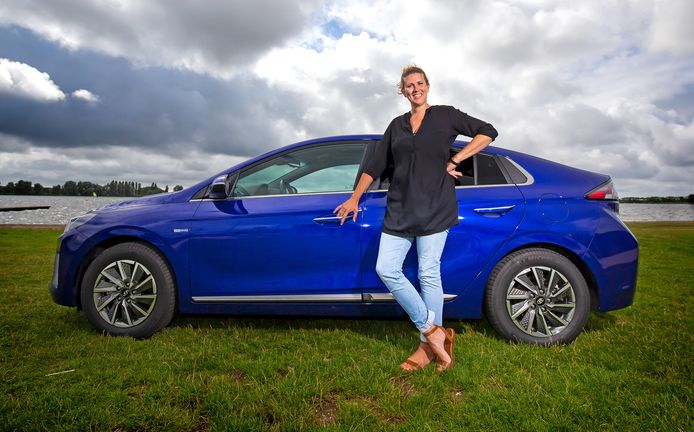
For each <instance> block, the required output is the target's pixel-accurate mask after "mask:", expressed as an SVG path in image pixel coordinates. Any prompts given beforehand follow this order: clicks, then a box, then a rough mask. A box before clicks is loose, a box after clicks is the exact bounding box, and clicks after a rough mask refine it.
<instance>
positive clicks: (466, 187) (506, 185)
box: [366, 183, 525, 193]
mask: <svg viewBox="0 0 694 432" xmlns="http://www.w3.org/2000/svg"><path fill="white" fill-rule="evenodd" d="M524 184H525V183H524ZM509 186H516V185H515V184H513V183H509V184H498V185H464V186H456V187H455V188H456V189H476V188H490V187H494V188H496V187H509ZM369 192H388V189H373V190H367V191H366V193H369Z"/></svg>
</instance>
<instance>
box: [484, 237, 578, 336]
mask: <svg viewBox="0 0 694 432" xmlns="http://www.w3.org/2000/svg"><path fill="white" fill-rule="evenodd" d="M485 312H486V314H487V319H488V320H489V322H490V323H491V324H492V326H493V327H494V328H495V329H496V331H497V332H499V334H501V335H502V336H503V337H505V338H507V339H509V340H514V341H521V342H526V343H533V344H540V345H550V344H567V343H570V342H572V341H573V340H574V339H576V337H577V336H578V335H579V333H580V332H581V331H582V330H583V327H584V326H585V324H586V322H587V320H588V315H589V313H590V293H589V291H588V286H587V284H586V281H585V279H584V278H583V275H582V274H581V272H580V271H579V270H578V268H576V266H575V265H574V264H573V263H572V262H571V261H570V260H569V259H568V258H566V257H565V256H563V255H561V254H559V253H557V252H554V251H551V250H548V249H541V248H532V249H525V250H521V251H517V252H514V253H512V254H510V255H508V256H507V257H505V258H504V259H502V260H501V261H500V262H499V263H498V264H497V265H496V267H495V268H494V270H493V271H492V274H491V276H490V278H489V280H488V282H487V290H486V297H485Z"/></svg>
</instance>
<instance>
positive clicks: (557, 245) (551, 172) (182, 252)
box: [51, 135, 638, 318]
mask: <svg viewBox="0 0 694 432" xmlns="http://www.w3.org/2000/svg"><path fill="white" fill-rule="evenodd" d="M378 139H380V136H378V135H350V136H343V137H329V138H322V139H316V140H309V141H305V142H302V143H297V144H293V145H291V146H287V147H283V148H280V149H277V150H273V151H271V152H268V153H266V154H263V155H260V156H258V157H256V158H253V159H250V160H248V161H246V162H243V163H241V164H238V165H236V166H234V167H231V168H229V169H227V170H224V171H222V172H219V173H217V174H215V175H214V176H211V177H209V178H208V179H205V180H203V181H201V182H199V183H197V184H195V185H193V186H191V187H189V188H186V189H184V190H182V191H179V192H175V193H171V194H166V195H159V196H154V197H145V198H140V199H136V200H129V201H127V202H122V203H117V204H113V205H109V206H106V207H105V208H103V209H100V210H98V211H96V214H95V215H94V217H93V218H92V219H91V220H89V221H88V222H87V223H84V224H83V225H81V226H79V227H77V228H74V229H70V230H68V231H66V232H65V233H63V235H62V236H61V238H60V241H59V247H58V252H57V257H56V265H55V268H54V280H53V281H52V282H51V294H52V296H53V298H54V300H55V301H56V302H57V303H59V304H62V305H66V306H77V305H78V304H79V302H78V298H79V295H78V288H79V283H80V280H79V277H80V274H81V272H82V271H83V269H84V267H85V266H86V265H87V264H88V261H89V260H90V259H91V258H92V257H93V255H94V253H98V251H99V248H100V247H102V246H103V245H109V244H113V242H118V241H122V240H128V241H140V242H143V243H146V244H149V245H151V246H152V247H153V248H155V249H156V250H158V251H159V252H160V253H161V254H162V256H163V257H164V258H165V259H166V261H167V263H168V264H169V265H170V267H171V269H172V270H173V273H174V274H175V280H176V285H177V286H176V288H177V290H178V291H177V293H178V298H177V305H178V310H179V312H181V313H184V314H242V315H278V314H279V315H314V316H351V317H384V316H398V317H402V316H405V315H404V312H403V311H402V309H401V308H400V307H399V306H398V305H397V304H396V303H395V302H383V301H369V299H368V298H367V297H366V296H364V295H365V294H369V293H380V294H386V290H385V287H384V286H383V285H382V283H381V282H380V280H379V279H378V277H377V276H376V274H375V272H374V267H375V261H376V253H377V247H378V239H379V238H380V231H381V223H382V220H383V214H384V212H385V192H384V191H378V190H375V191H369V192H367V193H366V194H364V196H363V197H362V201H361V206H362V208H363V211H362V212H360V214H359V216H358V219H357V221H356V222H351V221H350V222H347V223H346V224H345V225H344V226H338V225H336V224H334V223H317V222H316V221H314V219H316V218H323V217H325V218H328V219H329V218H330V216H331V214H332V210H333V209H334V208H335V207H336V206H337V205H338V204H340V203H341V202H343V201H344V200H345V199H346V198H347V197H348V196H349V193H329V194H308V195H302V196H291V195H285V196H276V197H253V198H250V197H244V198H241V199H239V198H233V199H227V200H205V199H203V200H200V199H196V198H195V197H197V196H198V195H199V194H200V193H201V191H204V190H205V189H206V188H207V187H208V186H209V185H210V184H211V183H212V181H213V180H214V179H215V178H217V177H219V176H226V175H228V174H230V173H235V172H239V171H241V170H243V169H245V168H246V167H250V166H252V165H254V164H256V163H258V162H260V161H263V160H265V159H266V158H270V157H274V156H276V155H279V154H281V153H282V152H287V151H289V150H292V149H300V148H302V147H306V146H312V145H321V144H327V143H338V142H348V141H349V142H357V141H364V142H369V141H373V140H378ZM465 144H466V143H463V142H456V143H455V144H454V145H455V146H458V147H462V146H464V145H465ZM485 152H487V153H489V154H492V155H497V157H501V158H508V159H509V160H510V161H512V162H513V163H514V164H516V165H517V166H519V167H520V169H521V170H522V171H524V172H525V173H526V174H527V181H526V182H524V183H519V184H518V185H514V184H508V185H504V186H464V187H458V188H457V189H456V195H457V196H458V199H459V219H460V225H457V226H454V227H452V228H451V230H450V232H449V238H448V241H447V244H446V248H445V250H444V253H443V257H442V278H443V283H444V291H445V292H446V294H449V295H451V299H449V300H448V301H446V303H445V307H444V316H445V317H447V318H479V317H481V316H482V306H483V297H484V291H485V289H486V283H487V279H488V278H489V275H490V274H491V272H492V271H493V269H494V266H495V265H496V264H497V263H498V262H499V261H500V260H501V259H503V257H505V256H506V255H508V254H510V253H512V252H514V251H516V250H519V249H522V248H526V247H534V246H537V245H546V246H547V247H551V248H554V249H556V250H561V251H563V252H564V253H565V254H566V255H568V256H571V257H572V258H573V259H576V260H579V261H580V262H581V263H582V266H583V267H584V271H586V272H587V279H588V282H589V283H593V284H594V286H593V288H594V290H595V291H596V292H597V293H598V302H597V303H598V308H599V310H602V311H607V310H613V309H618V308H623V307H626V306H628V305H630V304H631V303H632V301H633V296H634V292H635V283H636V269H637V265H638V244H637V242H636V239H635V238H634V236H633V235H632V234H631V233H630V232H629V230H628V229H627V228H626V226H625V225H624V224H623V223H622V222H621V221H620V220H619V217H618V214H617V213H616V210H617V209H618V205H617V203H616V202H613V201H590V200H587V199H585V198H584V195H585V194H586V193H587V192H588V191H589V190H592V189H593V188H595V187H597V186H599V185H600V184H602V183H604V182H606V181H609V176H606V175H604V174H597V173H593V172H589V171H585V170H579V169H575V168H571V167H567V166H565V165H561V164H558V163H555V162H551V161H547V160H544V159H541V158H537V157H533V156H529V155H526V154H524V153H520V152H515V151H511V150H507V149H502V148H498V147H495V146H489V147H487V148H486V149H485ZM499 207H511V209H510V210H508V211H507V212H505V213H503V214H496V215H495V214H494V212H492V214H490V213H485V212H479V211H475V209H490V208H491V209H494V208H499ZM413 249H414V248H413ZM405 272H406V274H407V275H408V276H409V277H410V279H411V280H412V281H413V282H414V283H415V284H416V283H417V282H416V273H417V271H416V260H415V254H414V250H413V251H411V253H410V255H409V256H408V258H407V259H406V262H405ZM254 275H255V276H254ZM316 294H317V295H323V296H325V297H324V298H323V299H320V300H316V301H302V299H304V298H308V299H310V298H311V297H292V298H288V299H286V301H277V299H273V298H272V296H276V295H283V296H290V295H298V296H310V295H316ZM333 294H334V295H338V296H352V297H339V299H340V301H331V298H330V297H329V296H330V295H333ZM360 294H361V295H362V296H361V298H360V296H359V295H360ZM230 295H237V296H238V295H242V296H249V295H260V296H265V297H266V298H265V299H264V300H263V301H253V298H252V297H251V298H249V299H244V300H243V301H205V299H204V297H205V296H207V297H215V296H217V297H219V296H221V297H228V296H230ZM453 296H455V297H453ZM196 297H203V299H202V300H201V299H197V301H194V299H195V298H196ZM208 300H209V299H208Z"/></svg>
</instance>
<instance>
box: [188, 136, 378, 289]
mask: <svg viewBox="0 0 694 432" xmlns="http://www.w3.org/2000/svg"><path fill="white" fill-rule="evenodd" d="M364 148H365V144H364V143H363V142H349V143H344V142H343V143H332V144H323V145H319V146H311V147H308V148H300V149H296V150H293V151H290V152H286V153H283V154H280V155H275V156H272V157H271V158H269V159H268V160H264V161H261V162H259V163H257V164H255V165H254V166H253V167H249V168H247V169H244V170H243V171H242V172H241V173H240V174H239V177H238V179H237V180H236V185H235V187H234V193H235V195H236V196H233V197H231V198H229V199H227V200H217V201H212V200H204V201H203V202H202V203H201V205H200V208H199V209H198V211H197V213H196V215H195V220H194V221H193V224H192V227H191V233H190V236H191V240H190V257H191V258H190V260H191V273H190V275H191V287H192V288H191V289H192V297H193V301H195V302H239V301H250V302H275V301H276V302H285V301H299V302H342V301H345V302H360V301H361V288H360V283H359V282H360V277H359V270H360V269H359V267H360V264H361V249H360V242H359V238H360V225H359V224H358V223H354V222H352V221H349V222H347V223H345V225H343V226H340V225H339V223H338V222H339V219H338V218H336V217H335V216H334V215H333V213H332V211H333V210H334V209H335V207H337V206H338V205H339V204H341V203H342V202H344V201H345V200H346V199H347V198H349V196H350V195H351V193H352V189H353V186H354V181H355V178H356V174H357V171H358V168H359V164H360V162H361V158H362V154H363V151H364Z"/></svg>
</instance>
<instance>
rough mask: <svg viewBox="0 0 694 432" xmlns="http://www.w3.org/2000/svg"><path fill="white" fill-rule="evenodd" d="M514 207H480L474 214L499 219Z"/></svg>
mask: <svg viewBox="0 0 694 432" xmlns="http://www.w3.org/2000/svg"><path fill="white" fill-rule="evenodd" d="M514 207H515V205H509V206H503V207H481V208H476V209H475V213H478V214H481V215H482V216H491V217H499V216H502V215H504V214H506V213H508V212H509V211H511V209H512V208H514Z"/></svg>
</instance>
